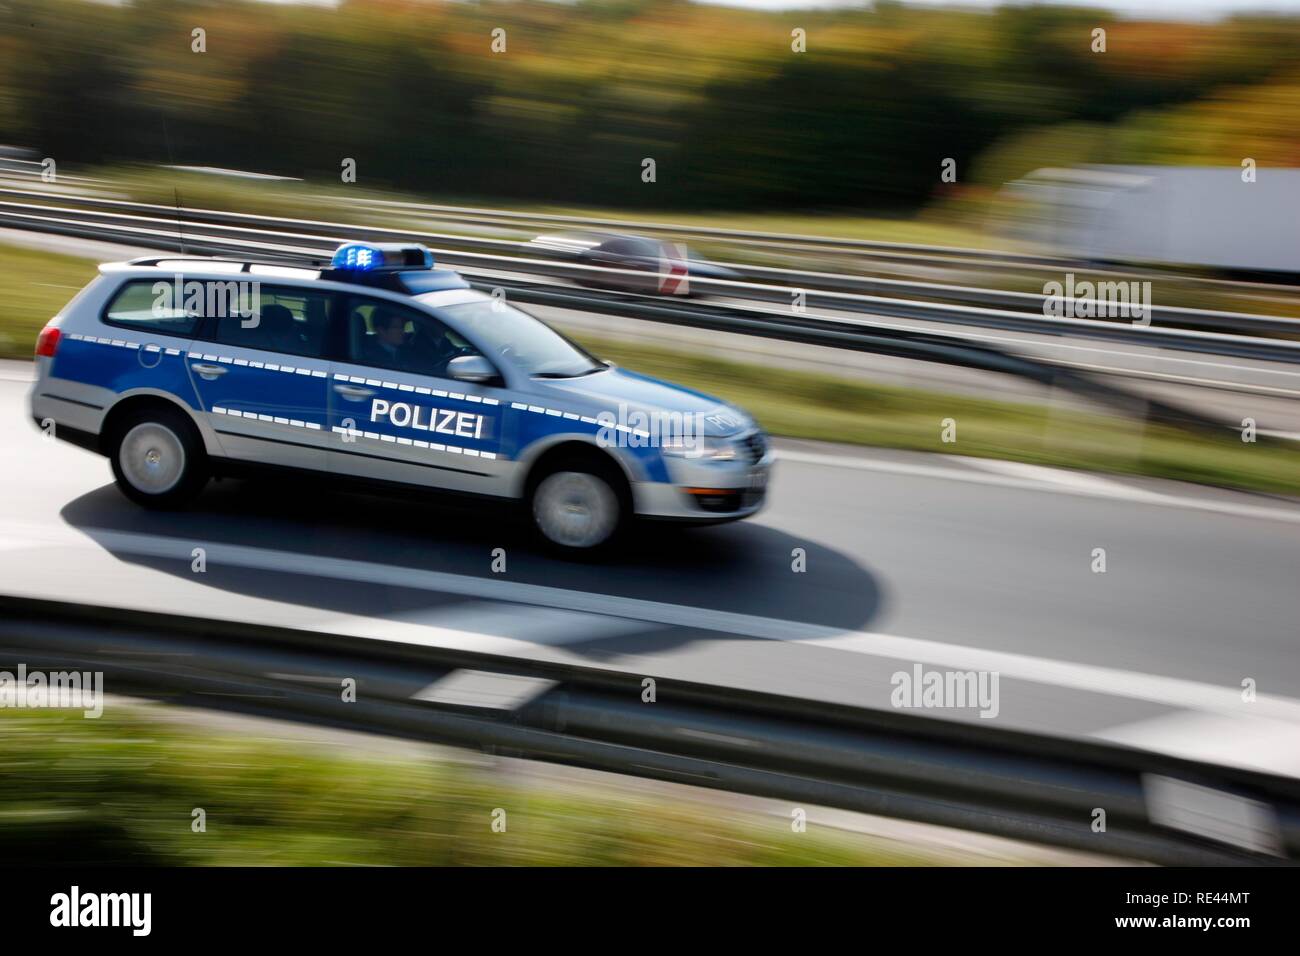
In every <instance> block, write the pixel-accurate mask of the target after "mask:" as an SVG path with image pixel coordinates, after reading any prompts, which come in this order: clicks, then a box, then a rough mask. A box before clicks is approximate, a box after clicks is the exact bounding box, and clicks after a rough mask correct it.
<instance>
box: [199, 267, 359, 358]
mask: <svg viewBox="0 0 1300 956" xmlns="http://www.w3.org/2000/svg"><path fill="white" fill-rule="evenodd" d="M334 298H335V297H334V295H333V294H332V293H329V292H321V291H317V290H312V289H302V288H296V287H288V286H267V285H260V287H259V288H258V290H257V292H256V294H255V295H253V296H251V297H250V302H249V304H250V305H251V306H252V311H251V313H250V314H249V315H247V316H241V315H231V314H229V313H225V314H221V315H218V316H216V317H215V320H214V321H215V329H214V331H213V332H212V334H211V335H210V336H206V334H205V337H210V338H211V339H212V340H213V341H215V342H220V343H221V344H223V345H233V346H238V347H240V348H246V349H257V350H259V351H263V352H281V353H284V354H287V355H301V356H304V357H308V358H320V357H321V356H323V355H324V354H325V341H326V337H327V335H328V332H329V312H330V309H331V308H332V307H333V304H334Z"/></svg>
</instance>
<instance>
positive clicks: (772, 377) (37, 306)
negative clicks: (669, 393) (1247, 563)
mask: <svg viewBox="0 0 1300 956" xmlns="http://www.w3.org/2000/svg"><path fill="white" fill-rule="evenodd" d="M93 275H94V264H93V263H91V262H90V261H89V260H84V259H78V258H74V257H70V256H58V255H49V254H46V253H43V252H37V251H34V250H28V249H20V248H15V247H13V246H5V245H0V355H4V356H7V357H16V358H29V357H30V356H31V354H32V349H33V346H34V344H35V341H36V333H37V332H38V331H40V328H41V326H42V325H44V323H45V322H46V321H48V319H49V318H50V317H51V316H53V315H54V314H55V313H56V312H57V311H58V310H59V309H60V308H62V306H63V305H64V304H65V303H66V302H67V301H68V299H69V298H71V297H72V295H73V294H74V293H75V292H76V290H77V289H79V288H80V287H81V286H82V285H84V284H85V282H86V281H87V280H88V279H90V278H91V276H93ZM576 337H577V338H578V339H580V340H581V341H583V342H584V343H585V344H587V345H588V346H589V347H590V348H591V349H592V350H593V351H594V352H595V353H596V354H598V355H602V356H604V357H606V358H610V359H612V360H614V361H616V362H618V363H619V364H620V365H624V366H626V367H628V368H631V369H635V370H637V371H643V372H646V373H648V374H651V375H658V376H662V377H664V378H667V379H670V380H672V381H675V382H680V383H682V384H683V385H690V386H693V387H695V388H699V389H702V390H704V391H707V392H710V393H712V394H715V395H718V396H720V397H722V398H725V399H727V400H729V401H733V402H735V403H737V404H739V405H741V406H743V407H745V408H747V409H749V411H750V412H752V413H753V414H754V415H755V416H756V417H757V418H758V420H759V421H760V422H762V424H763V425H764V427H766V428H767V429H768V430H769V431H771V432H772V433H774V434H777V435H786V436H790V437H794V438H812V439H821V440H824V441H835V442H849V443H852V444H860V445H876V446H881V447H888V448H905V449H915V450H918V451H935V452H944V453H948V454H961V455H974V456H978V457H985V458H1004V459H1010V460H1014V461H1026V462H1033V463H1038V464H1044V465H1057V466H1061V467H1067V468H1082V469H1088V470H1092V471H1110V472H1117V473H1121V474H1138V475H1151V476H1154V477H1160V478H1177V479H1183V480H1186V481H1196V482H1202V483H1207V484H1214V485H1223V486H1227V487H1236V488H1244V489H1249V490H1256V491H1266V492H1275V493H1281V494H1290V495H1294V494H1300V452H1297V451H1296V450H1295V448H1294V446H1293V445H1290V444H1284V443H1278V442H1269V441H1266V440H1261V441H1259V442H1256V443H1254V444H1246V443H1243V442H1240V441H1237V440H1234V439H1224V440H1215V439H1211V438H1209V437H1205V436H1200V435H1193V434H1189V433H1186V432H1182V431H1178V430H1174V429H1169V428H1157V427H1146V426H1144V425H1143V424H1142V423H1140V422H1135V421H1130V420H1126V419H1121V418H1116V417H1109V416H1104V415H1100V414H1097V415H1089V414H1083V413H1080V412H1074V411H1065V410H1059V409H1048V408H1044V407H1039V406H1034V405H1025V404H1017V403H1013V402H1002V401H985V400H980V399H976V398H968V397H964V396H958V395H947V394H943V393H940V392H931V391H924V390H920V389H909V388H894V387H886V386H878V385H872V384H870V383H864V382H857V381H849V380H847V379H842V378H837V377H834V376H830V375H823V374H819V373H815V372H792V371H782V370H779V369H774V368H771V367H767V366H756V365H751V364H744V363H740V362H729V361H725V360H723V359H717V358H712V357H709V356H704V355H696V354H686V353H683V352H679V351H674V350H671V349H666V348H658V347H651V346H644V345H639V344H630V343H627V342H621V341H613V340H602V339H593V338H591V337H590V336H587V335H585V334H581V333H579V334H578V335H577V336H576ZM945 418H952V419H954V420H955V421H956V422H957V441H956V442H955V443H944V442H943V441H942V440H941V427H942V426H941V423H942V421H943V420H944V419H945Z"/></svg>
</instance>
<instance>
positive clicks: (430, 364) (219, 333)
mask: <svg viewBox="0 0 1300 956" xmlns="http://www.w3.org/2000/svg"><path fill="white" fill-rule="evenodd" d="M99 271H100V275H99V276H98V277H97V278H96V279H94V280H93V281H92V282H91V283H90V284H89V285H88V286H86V288H85V289H83V290H82V291H81V292H80V293H78V294H77V296H76V297H75V298H73V300H72V301H71V302H70V303H69V304H68V305H67V306H66V307H65V308H64V309H63V311H62V312H61V313H60V315H58V316H57V317H56V318H54V319H53V320H52V321H51V322H50V323H49V325H47V326H46V327H45V329H44V330H43V331H42V332H41V333H40V337H39V339H38V342H37V348H36V355H37V359H36V364H37V380H36V384H35V386H34V388H33V389H32V392H31V399H30V402H31V414H32V417H33V418H34V419H35V420H36V421H37V422H38V423H39V424H41V425H42V426H43V427H45V428H47V429H48V428H50V427H51V425H52V426H53V430H54V434H55V435H56V436H57V437H59V438H62V439H65V440H68V441H71V442H74V443H76V444H78V445H81V446H82V447H85V448H89V449H91V450H94V451H97V452H99V453H100V454H103V455H106V456H107V457H108V458H109V459H110V461H111V462H112V468H113V474H114V476H115V478H116V479H117V484H118V486H119V487H120V488H121V490H122V492H123V493H124V494H125V495H126V496H127V497H128V498H130V499H131V500H132V501H135V502H138V503H140V504H142V505H146V506H149V507H159V508H174V507H178V506H180V505H182V504H183V503H185V502H186V501H188V500H189V499H191V498H192V497H193V496H194V495H195V494H197V493H198V492H199V491H200V489H202V487H203V486H204V485H205V484H206V482H207V481H208V479H209V477H211V476H214V475H227V474H232V475H244V474H247V473H249V472H251V471H254V470H256V469H258V468H261V467H271V468H276V469H297V470H303V471H310V472H318V473H324V474H327V475H332V476H339V477H341V478H348V479H362V480H363V481H366V482H375V483H378V484H381V485H383V484H388V485H394V484H396V485H404V486H415V487H417V488H424V489H436V490H440V491H449V492H464V493H469V494H473V495H480V496H483V497H485V498H488V499H497V500H501V499H506V500H510V501H520V502H524V503H526V505H527V514H528V515H529V517H530V520H531V522H532V524H533V525H534V526H535V528H536V530H537V531H538V532H539V533H540V535H541V536H542V538H543V539H544V540H545V541H546V542H549V543H550V544H551V545H553V546H555V547H556V548H557V549H560V550H573V551H583V550H589V549H594V548H598V547H600V546H602V545H604V544H606V543H607V542H609V541H610V540H611V539H612V538H613V537H614V536H615V534H616V532H618V531H619V530H620V528H622V527H623V526H624V525H625V524H626V519H628V518H629V517H631V516H638V517H644V518H656V519H667V520H678V521H685V522H698V523H712V522H720V521H730V520H735V519H738V518H744V517H747V516H748V515H751V514H753V513H755V512H756V511H758V509H759V508H760V507H761V506H762V504H763V501H764V496H765V492H766V487H767V480H768V473H769V470H770V468H771V463H772V454H771V451H770V448H769V443H768V440H767V437H766V436H765V435H764V434H763V432H762V431H761V430H760V429H759V428H758V427H757V426H756V425H755V423H754V422H753V420H752V419H751V418H750V417H749V416H748V415H747V414H745V413H744V412H743V411H741V410H739V409H737V408H734V407H732V406H730V405H726V404H724V403H722V402H720V401H718V400H717V399H715V398H711V397H709V396H707V395H704V394H701V393H700V392H696V391H693V390H691V389H687V388H682V387H680V386H677V385H672V384H670V383H667V382H663V381H659V380H657V379H653V378H649V377H647V376H644V375H639V374H636V373H634V372H630V371H627V370H624V369H621V368H617V367H615V366H614V365H612V364H611V363H608V362H603V361H600V360H599V359H596V358H594V357H593V356H591V355H590V354H588V353H587V352H586V351H584V350H583V349H582V348H580V347H579V346H577V345H576V344H574V343H573V342H570V341H569V340H568V339H566V338H565V337H564V336H562V335H560V334H559V333H558V332H556V331H554V330H553V329H551V328H550V327H549V326H547V325H545V324H544V323H542V322H541V321H539V320H538V319H536V318H534V317H533V316H531V315H529V314H527V313H526V312H523V311H521V310H519V309H517V308H515V307H514V306H512V305H510V304H508V303H506V302H505V301H504V300H502V299H500V298H498V297H494V296H491V295H487V294H485V293H482V292H478V291H476V290H474V289H472V288H470V287H469V284H468V283H467V282H466V281H465V280H464V279H463V278H462V277H461V276H460V275H458V274H457V273H455V272H453V271H450V270H447V269H439V268H435V267H434V262H433V257H432V255H431V254H430V252H429V251H428V250H427V249H425V248H424V247H422V246H405V245H391V244H376V243H349V244H346V245H344V246H341V247H340V248H339V249H338V251H337V252H336V254H335V255H334V257H333V259H332V261H331V263H330V264H329V267H328V268H322V269H306V268H297V267H286V266H283V265H275V264H259V263H255V262H240V261H231V260H224V259H210V258H193V257H183V256H182V257H177V256H156V257H149V258H142V259H134V260H132V261H130V262H125V263H110V264H106V265H102V266H100V270H99Z"/></svg>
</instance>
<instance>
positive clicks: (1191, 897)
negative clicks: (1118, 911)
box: [1124, 891, 1250, 908]
mask: <svg viewBox="0 0 1300 956" xmlns="http://www.w3.org/2000/svg"><path fill="white" fill-rule="evenodd" d="M1124 902H1125V903H1135V904H1138V905H1143V906H1153V907H1157V908H1159V907H1161V906H1168V905H1170V904H1171V903H1172V904H1179V905H1187V904H1189V903H1195V904H1197V905H1199V906H1204V905H1207V904H1215V903H1249V902H1250V893H1249V892H1240V893H1225V892H1214V891H1200V892H1196V893H1185V892H1181V891H1180V892H1177V893H1126V894H1125V900H1124Z"/></svg>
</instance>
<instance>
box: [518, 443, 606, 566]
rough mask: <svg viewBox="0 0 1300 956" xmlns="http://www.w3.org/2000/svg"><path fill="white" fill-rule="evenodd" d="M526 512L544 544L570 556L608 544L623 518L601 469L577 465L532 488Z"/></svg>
mask: <svg viewBox="0 0 1300 956" xmlns="http://www.w3.org/2000/svg"><path fill="white" fill-rule="evenodd" d="M602 472H604V473H602ZM529 511H530V513H531V515H532V519H533V527H534V528H535V529H536V530H537V533H538V534H540V535H541V536H542V538H543V539H544V540H545V541H546V542H547V544H549V545H551V546H553V547H555V548H557V549H559V550H562V551H565V552H572V553H589V552H593V551H597V550H599V549H600V548H601V547H603V546H604V545H607V544H609V543H610V542H611V541H612V540H613V539H614V537H615V535H616V534H617V533H618V530H619V528H620V527H621V526H622V524H623V519H624V516H625V508H624V506H623V502H622V500H621V499H620V496H619V493H618V490H617V489H616V487H615V485H614V483H613V482H612V481H611V476H610V475H609V474H608V473H607V472H605V471H604V469H594V468H592V469H588V468H586V467H583V466H581V465H566V466H562V467H561V468H558V469H556V470H555V471H552V472H551V473H550V474H548V475H546V476H545V477H544V478H542V480H541V481H539V482H538V483H537V485H536V487H535V488H534V489H533V492H532V496H531V500H530V502H529Z"/></svg>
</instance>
